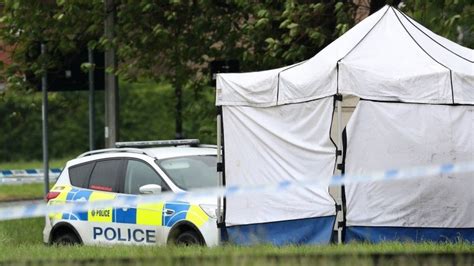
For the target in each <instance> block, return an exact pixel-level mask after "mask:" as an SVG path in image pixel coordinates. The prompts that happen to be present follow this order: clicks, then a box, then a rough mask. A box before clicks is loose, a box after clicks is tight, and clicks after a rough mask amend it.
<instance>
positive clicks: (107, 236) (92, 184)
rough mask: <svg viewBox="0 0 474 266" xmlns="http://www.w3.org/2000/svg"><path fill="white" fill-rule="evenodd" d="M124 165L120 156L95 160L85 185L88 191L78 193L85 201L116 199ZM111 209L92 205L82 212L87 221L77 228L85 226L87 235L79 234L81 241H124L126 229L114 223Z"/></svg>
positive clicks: (108, 242)
mask: <svg viewBox="0 0 474 266" xmlns="http://www.w3.org/2000/svg"><path fill="white" fill-rule="evenodd" d="M125 164H126V160H125V159H123V158H113V159H102V160H97V161H95V165H94V167H93V169H92V172H91V174H90V177H89V182H88V185H87V188H88V190H83V191H81V193H82V194H83V195H84V196H85V197H86V199H87V200H88V201H89V202H93V201H100V200H114V199H116V198H117V197H118V195H119V192H121V187H122V180H123V173H124V168H125ZM115 212H116V209H115V208H112V207H109V208H101V209H96V208H94V209H90V210H89V211H88V212H87V213H84V214H83V216H86V217H87V224H86V225H85V226H84V227H85V228H81V229H82V230H84V229H86V232H85V234H86V235H87V236H86V237H83V240H84V241H86V239H87V241H90V242H91V243H106V244H112V243H123V242H126V241H125V240H123V239H124V237H123V235H124V234H126V232H123V230H122V229H120V227H118V226H116V225H115V222H116V214H115ZM84 238H85V239H84Z"/></svg>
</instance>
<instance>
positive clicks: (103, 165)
mask: <svg viewBox="0 0 474 266" xmlns="http://www.w3.org/2000/svg"><path fill="white" fill-rule="evenodd" d="M122 162H123V161H122V160H121V159H113V160H104V161H97V162H96V164H95V167H94V170H92V174H91V178H90V181H89V188H90V189H95V190H102V191H110V192H118V189H119V184H120V182H119V180H120V173H121V166H122Z"/></svg>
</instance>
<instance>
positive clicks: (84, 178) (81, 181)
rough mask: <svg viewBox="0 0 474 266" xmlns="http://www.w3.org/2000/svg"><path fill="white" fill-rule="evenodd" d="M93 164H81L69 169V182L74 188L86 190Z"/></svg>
mask: <svg viewBox="0 0 474 266" xmlns="http://www.w3.org/2000/svg"><path fill="white" fill-rule="evenodd" d="M94 163H95V162H90V163H86V164H81V165H78V166H73V167H70V168H69V180H70V181H71V185H73V186H75V187H81V188H87V183H88V182H89V176H90V175H91V172H92V168H94Z"/></svg>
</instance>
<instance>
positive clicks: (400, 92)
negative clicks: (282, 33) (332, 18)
mask: <svg viewBox="0 0 474 266" xmlns="http://www.w3.org/2000/svg"><path fill="white" fill-rule="evenodd" d="M473 84H474V53H473V50H472V49H469V48H465V47H462V46H460V45H458V44H456V43H454V42H451V41H449V40H447V39H445V38H443V37H441V36H438V35H436V34H435V33H433V32H431V31H430V30H428V29H427V28H425V27H423V26H422V25H420V24H418V23H417V22H415V21H414V20H412V19H411V18H409V17H408V16H407V15H405V14H403V13H402V12H400V11H399V10H397V9H395V8H393V7H390V6H385V7H384V8H382V9H381V10H379V11H378V12H376V13H374V14H373V15H371V16H370V17H368V18H366V19H365V20H363V21H362V22H360V23H359V24H357V25H356V26H355V27H353V28H352V29H351V30H349V31H348V32H346V33H345V34H344V35H343V36H341V37H340V38H338V39H337V40H335V41H334V42H332V43H331V44H330V45H328V46H327V47H326V48H325V49H323V50H322V51H321V52H319V53H318V54H317V55H315V56H314V57H312V58H311V59H309V60H307V61H304V62H301V63H298V64H295V65H292V66H288V67H283V68H278V69H273V70H267V71H260V72H250V73H240V74H232V73H230V74H219V75H218V76H217V100H216V101H217V102H216V104H217V105H243V106H254V107H269V106H276V105H282V104H288V103H297V102H305V101H309V100H314V99H320V98H323V97H327V96H331V95H335V94H337V93H342V94H349V95H355V96H358V97H360V98H364V99H371V100H381V101H401V102H411V103H432V104H474V85H473Z"/></svg>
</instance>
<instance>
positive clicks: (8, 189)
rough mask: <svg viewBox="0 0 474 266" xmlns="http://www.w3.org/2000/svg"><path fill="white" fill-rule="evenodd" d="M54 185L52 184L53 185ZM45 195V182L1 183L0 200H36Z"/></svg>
mask: <svg viewBox="0 0 474 266" xmlns="http://www.w3.org/2000/svg"><path fill="white" fill-rule="evenodd" d="M51 186H52V185H51ZM51 186H50V187H51ZM43 197H44V184H43V183H32V184H22V185H1V186H0V202H9V201H18V200H35V199H42V198H43Z"/></svg>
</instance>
